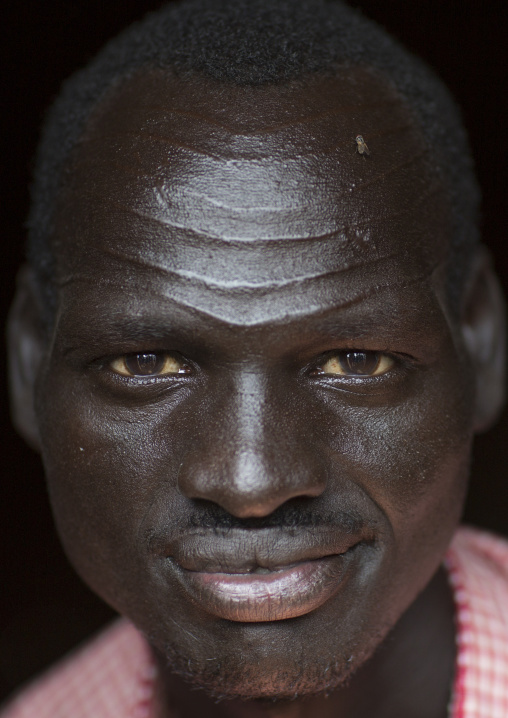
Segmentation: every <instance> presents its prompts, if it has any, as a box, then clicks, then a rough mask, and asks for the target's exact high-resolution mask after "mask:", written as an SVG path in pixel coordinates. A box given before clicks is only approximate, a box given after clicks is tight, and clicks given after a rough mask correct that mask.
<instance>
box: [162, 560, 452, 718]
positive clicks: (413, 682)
mask: <svg viewBox="0 0 508 718" xmlns="http://www.w3.org/2000/svg"><path fill="white" fill-rule="evenodd" d="M160 663H161V664H162V660H161V661H160ZM454 668H455V631H454V604H453V597H452V593H451V590H450V587H449V585H448V581H447V577H446V574H445V572H444V570H443V569H440V570H439V571H438V572H437V573H436V575H435V576H434V578H433V579H432V581H431V582H430V584H429V585H428V586H427V588H426V589H425V590H424V591H423V593H422V594H421V595H420V596H419V597H418V598H417V600H416V601H415V602H414V603H413V604H412V606H411V607H410V608H409V609H408V610H407V611H406V613H405V614H404V615H403V616H402V618H401V619H400V620H399V622H398V623H397V625H396V627H395V628H394V629H393V631H392V632H391V633H390V634H389V636H388V637H387V638H386V639H385V641H384V642H383V644H382V645H381V647H380V648H379V649H378V650H377V652H376V654H375V655H374V656H373V658H371V659H370V660H369V661H368V662H367V664H366V665H364V666H362V668H360V669H359V670H358V671H357V672H356V673H355V675H354V676H353V678H352V679H351V681H350V682H349V683H348V684H347V685H346V686H344V687H341V688H338V689H336V690H334V691H333V692H331V693H330V694H329V695H328V696H321V695H320V696H311V697H307V698H301V699H297V700H293V701H287V702H286V701H275V702H271V701H238V700H231V701H222V702H220V703H217V702H215V700H214V699H212V698H210V697H209V696H207V695H206V694H205V693H204V692H203V691H197V690H196V689H195V688H194V687H192V686H189V685H188V684H186V683H184V682H183V681H181V680H180V679H179V678H177V677H176V676H175V675H174V674H171V673H169V672H168V671H167V669H163V670H162V673H161V675H162V677H163V680H162V681H161V683H160V685H159V689H160V703H161V704H162V705H163V706H164V708H163V710H162V711H161V718H192V717H193V716H196V715H200V716H204V718H312V717H313V716H316V715H319V716H321V718H332V716H333V718H372V716H374V715H375V716H376V718H393V716H394V715H404V716H413V715H418V717H419V718H445V717H446V715H447V706H448V702H449V700H450V695H451V687H452V682H453V676H454Z"/></svg>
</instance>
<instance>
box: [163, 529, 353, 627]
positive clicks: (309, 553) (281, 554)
mask: <svg viewBox="0 0 508 718" xmlns="http://www.w3.org/2000/svg"><path fill="white" fill-rule="evenodd" d="M362 538H365V537H359V536H354V535H350V534H343V533H337V532H333V531H319V530H312V531H310V530H309V531H299V532H298V533H297V534H296V535H295V534H291V533H288V532H287V531H285V530H278V529H258V530H254V531H248V530H242V529H235V530H232V531H229V532H227V533H225V534H224V535H220V534H219V535H217V534H215V533H214V534H212V535H210V532H208V531H203V532H196V533H193V534H190V535H186V536H185V537H183V538H181V539H180V540H177V541H176V542H175V543H174V544H173V545H172V546H171V547H170V550H169V552H168V553H166V557H167V559H169V562H170V565H171V569H172V571H171V572H172V573H173V572H174V574H175V575H176V577H177V579H178V581H179V583H180V585H181V587H182V588H183V589H184V591H185V592H186V593H187V594H188V596H189V598H190V599H191V600H192V601H193V603H195V604H197V605H198V606H199V607H200V608H202V609H203V610H204V611H206V612H207V613H209V614H212V615H214V616H216V617H218V618H222V619H226V620H229V621H239V622H245V623H254V622H256V623H257V622H264V621H280V620H285V619H288V618H296V617H297V616H302V615H304V614H306V613H310V612H311V611H313V610H315V609H316V608H318V607H320V606H322V605H323V604H324V603H325V602H326V601H328V599H330V598H331V597H332V596H333V595H334V594H335V593H337V591H338V590H339V589H340V588H341V586H343V585H344V583H345V581H346V580H347V576H348V568H349V566H350V564H351V562H352V560H353V557H354V555H355V553H356V551H355V548H356V547H359V545H361V544H363V541H362Z"/></svg>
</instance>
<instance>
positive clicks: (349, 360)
mask: <svg viewBox="0 0 508 718" xmlns="http://www.w3.org/2000/svg"><path fill="white" fill-rule="evenodd" d="M394 363H395V362H394V360H393V359H392V357H390V356H389V355H388V354H383V353H382V352H370V351H363V352H362V351H348V350H346V351H339V352H334V353H333V354H331V355H330V354H329V355H328V358H326V359H325V360H324V361H323V362H322V364H320V365H319V366H318V367H317V369H316V370H315V372H313V373H314V374H328V375H330V376H380V375H381V374H386V372H387V371H389V370H390V369H391V368H392V367H393V365H394Z"/></svg>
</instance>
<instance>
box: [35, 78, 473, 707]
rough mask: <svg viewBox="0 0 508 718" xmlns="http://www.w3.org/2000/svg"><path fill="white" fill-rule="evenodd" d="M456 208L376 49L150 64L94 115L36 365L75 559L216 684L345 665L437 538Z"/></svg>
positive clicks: (444, 484)
mask: <svg viewBox="0 0 508 718" xmlns="http://www.w3.org/2000/svg"><path fill="white" fill-rule="evenodd" d="M359 134H361V135H362V136H363V138H364V139H365V141H366V142H367V143H368V146H369V149H370V153H371V154H370V156H369V157H368V158H364V157H363V156H362V155H360V154H358V152H356V143H355V137H356V136H357V135H359ZM448 214H449V212H448V207H447V204H446V200H445V192H444V190H443V188H442V186H441V184H440V183H439V181H438V179H437V178H436V177H435V176H434V175H433V172H432V164H431V162H430V158H429V156H428V153H427V150H426V147H425V144H424V142H423V140H422V136H421V134H420V132H419V130H418V129H417V128H416V127H415V125H414V122H413V120H412V118H411V116H410V114H409V113H408V111H407V110H406V109H405V108H404V107H403V106H402V104H401V103H400V101H399V100H398V99H397V97H396V95H395V94H394V91H393V90H392V89H390V87H389V86H388V85H387V84H386V83H385V82H384V81H382V80H381V79H380V78H379V77H378V76H377V75H375V74H374V73H371V72H369V71H367V70H350V71H347V72H345V71H344V72H343V73H339V75H338V77H336V78H327V79H315V80H312V81H309V82H308V83H307V84H306V85H305V86H298V85H296V84H295V85H294V86H291V87H289V88H277V87H265V88H241V87H229V86H221V85H218V86H215V85H214V84H213V82H212V81H210V80H202V79H201V80H200V79H194V80H187V81H183V80H178V79H175V78H172V77H170V76H168V75H163V74H162V73H158V72H152V73H145V74H143V75H142V76H140V77H138V78H135V79H133V80H130V81H129V82H128V83H127V84H126V85H125V86H124V87H123V88H122V89H121V90H118V91H116V92H115V93H114V94H113V95H112V96H111V97H110V98H109V99H108V100H107V101H106V102H104V103H103V105H102V106H101V107H100V108H99V110H98V111H97V112H96V114H95V116H94V117H93V118H92V120H91V121H90V123H89V125H88V129H87V131H86V133H85V136H84V138H83V142H82V143H81V144H80V147H79V149H78V151H77V153H76V155H75V158H74V160H73V163H72V165H71V168H70V175H69V179H68V181H67V184H66V188H65V191H64V192H63V193H62V197H61V203H60V206H59V211H58V221H57V229H56V235H55V240H54V246H55V250H56V252H57V255H58V267H57V283H58V292H59V309H58V314H57V318H56V323H55V329H54V335H53V339H52V341H51V345H50V347H49V350H48V355H47V360H46V362H45V364H44V366H43V370H42V372H41V375H40V379H39V383H38V388H37V413H38V421H39V428H40V434H41V441H42V447H43V458H44V463H45V467H46V471H47V476H48V482H49V489H50V495H51V501H52V505H53V509H54V512H55V516H56V521H57V525H58V529H59V532H60V534H61V537H62V540H63V543H64V546H65V549H66V551H67V553H68V555H69V557H70V559H71V561H72V563H73V564H74V565H75V567H76V569H77V570H78V572H79V573H80V574H81V576H82V577H83V578H84V580H85V581H86V582H87V583H88V584H89V585H90V586H91V587H92V588H93V589H94V590H95V591H96V592H97V593H98V594H99V595H101V596H102V597H103V598H104V599H105V600H106V601H108V602H109V603H110V604H111V605H113V606H114V607H115V608H117V609H118V610H119V611H121V612H122V613H124V614H126V615H127V616H129V617H130V618H131V619H132V620H133V621H134V623H135V624H136V625H137V626H138V627H139V628H140V629H141V630H142V631H143V632H145V634H146V635H147V636H148V637H149V640H150V642H151V643H152V645H153V646H154V647H155V648H156V649H157V651H158V652H160V653H161V654H164V655H166V656H168V657H169V659H170V660H171V661H172V662H173V664H174V666H175V667H176V669H177V670H179V671H180V672H182V673H184V674H185V675H187V677H189V678H190V679H191V680H195V681H196V682H197V683H199V684H201V685H203V686H205V687H208V688H209V689H210V690H212V691H215V692H219V693H222V694H229V695H240V696H250V695H259V696H274V695H278V696H284V695H292V694H294V693H296V692H298V693H302V692H305V691H314V690H320V689H323V688H325V687H326V686H332V685H335V684H337V683H340V681H342V680H343V679H344V677H345V676H346V675H348V674H349V673H350V672H351V671H352V670H354V669H355V668H356V667H358V665H360V664H361V663H362V662H363V661H364V660H365V658H366V657H367V656H369V655H370V654H371V653H372V651H373V649H374V648H375V646H376V645H377V644H378V643H379V642H380V640H381V639H382V637H383V636H384V635H385V634H386V632H387V631H388V630H389V628H390V627H391V626H393V625H394V623H395V622H396V621H397V619H398V618H399V617H400V616H401V614H402V613H403V612H404V611H405V609H406V608H407V607H408V606H409V605H410V604H411V603H412V602H413V600H414V599H415V597H416V595H417V594H418V593H419V592H420V591H421V590H422V589H423V587H424V586H425V585H426V584H427V583H428V581H429V580H430V578H431V576H432V575H433V574H434V573H435V571H436V569H437V567H438V565H439V563H440V560H441V558H442V555H443V553H444V551H445V549H446V546H447V544H448V542H449V540H450V537H451V535H452V533H453V531H454V528H455V526H456V523H457V521H458V518H459V515H460V511H461V506H462V497H463V493H464V488H465V482H466V474H467V462H468V456H469V449H470V441H471V433H472V428H471V426H472V397H473V380H472V374H471V369H470V367H469V364H468V362H467V360H466V358H465V357H466V354H465V352H464V351H463V348H462V345H461V339H460V334H459V332H458V329H457V328H456V327H455V325H454V323H453V321H452V320H451V319H450V318H449V316H448V313H447V309H446V303H445V299H444V296H445V293H444V283H443V277H444V272H443V263H444V260H445V257H446V248H447V244H448V241H449V236H450V230H449V218H448Z"/></svg>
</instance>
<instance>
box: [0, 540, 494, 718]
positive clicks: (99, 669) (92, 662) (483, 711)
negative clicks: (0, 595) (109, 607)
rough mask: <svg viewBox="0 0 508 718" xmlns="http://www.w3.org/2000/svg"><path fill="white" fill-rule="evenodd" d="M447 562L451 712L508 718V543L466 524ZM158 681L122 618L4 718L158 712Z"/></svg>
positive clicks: (454, 716)
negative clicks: (452, 646) (451, 610)
mask: <svg viewBox="0 0 508 718" xmlns="http://www.w3.org/2000/svg"><path fill="white" fill-rule="evenodd" d="M445 565H446V567H447V569H448V572H449V576H450V583H451V585H452V587H453V590H454V595H455V605H456V621H457V646H458V652H457V670H456V677H455V684H454V687H453V694H452V701H451V706H450V718H508V542H507V541H505V540H503V539H500V538H497V537H495V536H492V535H491V534H488V533H484V532H480V531H476V530H474V529H468V528H461V529H459V530H458V531H457V533H456V535H455V537H454V539H453V541H452V544H451V546H450V548H449V550H448V553H447V556H446V560H445ZM154 679H155V666H154V663H153V659H152V656H151V653H150V649H149V647H148V645H147V644H146V642H145V640H144V639H143V638H142V636H141V635H140V634H139V633H138V632H137V631H136V629H135V628H134V627H133V626H132V625H131V624H130V623H129V622H128V621H125V620H120V621H117V622H116V623H115V624H114V625H113V626H112V627H110V628H109V629H107V630H106V631H104V632H103V633H102V634H100V635H99V637H98V638H96V639H94V640H93V641H91V642H90V643H88V644H87V645H86V646H85V647H84V648H82V649H81V650H79V651H78V652H77V653H75V654H74V655H73V656H71V657H70V658H67V659H65V660H64V661H63V662H61V663H60V664H59V665H57V666H56V667H55V668H53V669H52V670H50V671H49V673H47V674H46V675H44V676H43V677H42V678H40V679H39V680H37V681H36V682H35V683H34V684H33V685H31V686H29V687H28V688H27V689H26V690H25V691H23V692H22V693H21V694H20V695H19V696H18V697H17V698H15V699H14V701H13V702H11V704H10V705H9V706H8V707H6V708H5V709H4V710H3V711H1V712H0V718H156V715H155V713H156V711H155V709H154V706H153V705H152V700H151V699H152V687H153V682H154Z"/></svg>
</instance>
